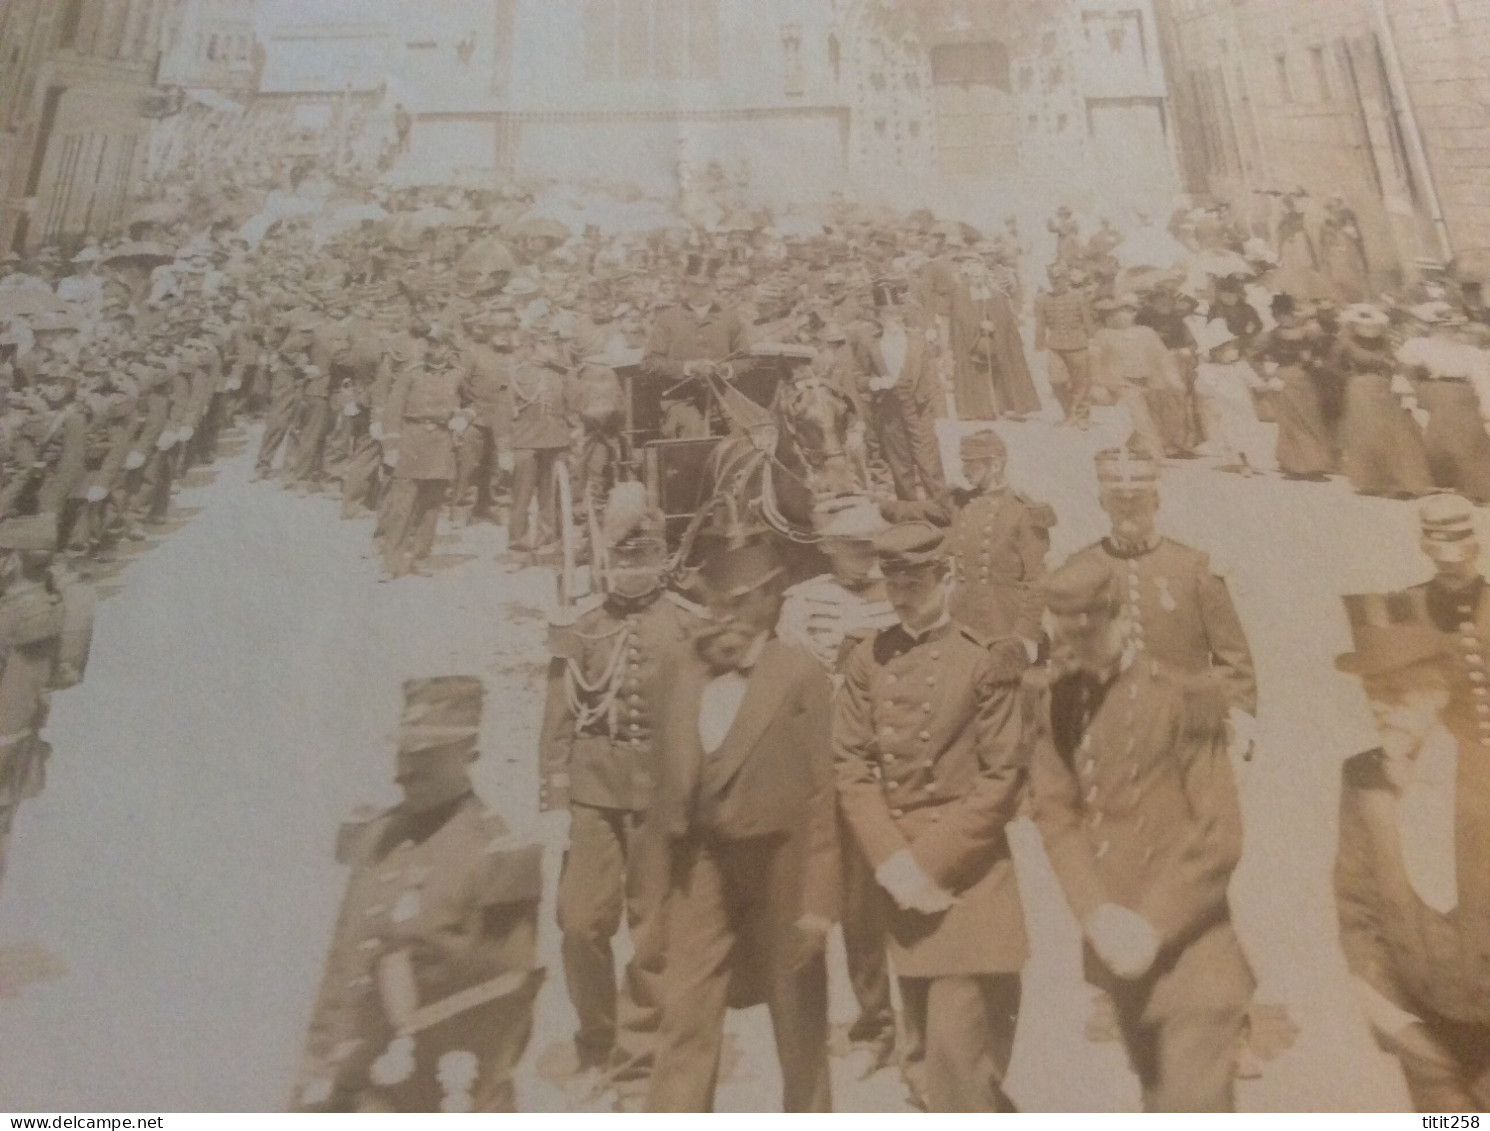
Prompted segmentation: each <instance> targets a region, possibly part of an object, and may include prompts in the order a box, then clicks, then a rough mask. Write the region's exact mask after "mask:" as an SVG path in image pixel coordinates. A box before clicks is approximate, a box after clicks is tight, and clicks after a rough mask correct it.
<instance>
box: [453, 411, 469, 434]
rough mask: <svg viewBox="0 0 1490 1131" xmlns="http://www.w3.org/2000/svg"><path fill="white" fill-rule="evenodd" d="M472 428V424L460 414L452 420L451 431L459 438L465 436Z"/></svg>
mask: <svg viewBox="0 0 1490 1131" xmlns="http://www.w3.org/2000/svg"><path fill="white" fill-rule="evenodd" d="M470 426H471V422H470V421H469V420H467V419H466V418H465V417H464V416H461V415H460V414H459V413H456V415H454V416H452V417H451V418H450V431H452V432H454V433H455V434H456V435H457V436H463V435H464V434H465V431H466V429H467V428H469V427H470Z"/></svg>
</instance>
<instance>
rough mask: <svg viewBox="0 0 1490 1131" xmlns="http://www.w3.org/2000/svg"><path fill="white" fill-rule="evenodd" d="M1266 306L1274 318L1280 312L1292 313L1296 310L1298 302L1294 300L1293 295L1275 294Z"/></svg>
mask: <svg viewBox="0 0 1490 1131" xmlns="http://www.w3.org/2000/svg"><path fill="white" fill-rule="evenodd" d="M1268 307H1269V309H1271V310H1272V312H1273V317H1274V318H1276V317H1278V315H1280V314H1293V313H1294V312H1295V311H1297V310H1298V308H1299V304H1298V303H1297V302H1296V301H1295V300H1294V297H1293V295H1289V294H1276V295H1274V296H1273V301H1272V302H1270V303H1269V304H1268Z"/></svg>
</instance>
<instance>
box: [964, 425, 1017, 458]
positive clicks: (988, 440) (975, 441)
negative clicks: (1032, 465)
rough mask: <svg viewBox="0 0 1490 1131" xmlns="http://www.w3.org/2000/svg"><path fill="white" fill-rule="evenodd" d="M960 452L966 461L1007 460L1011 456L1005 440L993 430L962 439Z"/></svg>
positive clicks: (985, 429) (975, 433) (984, 429)
mask: <svg viewBox="0 0 1490 1131" xmlns="http://www.w3.org/2000/svg"><path fill="white" fill-rule="evenodd" d="M960 452H961V455H962V458H963V459H965V460H977V459H1007V458H1008V456H1009V449H1008V448H1007V447H1005V446H1004V441H1003V438H1002V437H1000V436H999V434H998V433H997V432H995V431H994V430H993V429H992V428H983V429H980V430H979V431H977V432H970V433H968V435H966V436H964V437H963V438H962V444H961V446H960Z"/></svg>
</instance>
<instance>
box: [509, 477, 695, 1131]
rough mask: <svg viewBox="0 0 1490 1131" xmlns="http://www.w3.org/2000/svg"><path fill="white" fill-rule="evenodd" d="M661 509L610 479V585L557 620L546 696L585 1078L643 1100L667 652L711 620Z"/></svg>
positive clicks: (651, 1029) (566, 940)
mask: <svg viewBox="0 0 1490 1131" xmlns="http://www.w3.org/2000/svg"><path fill="white" fill-rule="evenodd" d="M663 525H664V519H663V516H662V512H661V511H659V510H657V509H656V508H655V507H651V506H648V504H647V499H646V491H645V488H644V487H643V486H642V485H641V484H640V483H624V484H620V485H618V486H617V487H616V488H615V489H614V490H612V491H611V494H610V498H609V500H608V502H607V505H606V509H605V517H604V521H603V523H602V536H603V537H604V539H605V541H606V544H607V547H608V550H609V558H610V564H609V568H608V569H607V571H606V576H605V581H606V587H607V592H606V593H605V595H604V596H602V597H597V598H592V599H589V600H588V601H587V602H584V603H582V605H581V607H580V608H579V609H578V610H577V614H578V615H577V617H576V616H575V613H574V611H571V613H570V614H569V615H568V616H566V617H565V618H564V619H563V620H558V619H556V620H555V621H554V622H553V626H552V630H551V633H550V637H551V639H550V643H551V647H552V652H553V661H552V663H551V665H550V670H549V685H548V704H547V707H546V710H545V712H544V725H543V735H542V738H541V745H540V747H539V752H538V763H539V772H540V779H541V793H540V797H539V808H540V809H541V810H542V811H543V812H545V813H548V814H551V815H552V817H553V819H554V820H555V822H556V823H557V826H558V827H557V828H556V830H555V839H556V840H557V841H558V842H560V844H561V846H562V847H563V848H565V849H566V851H565V854H564V869H563V871H562V873H560V876H559V893H558V919H559V928H560V930H561V931H562V932H563V943H562V953H563V958H564V978H565V982H566V984H567V986H568V989H569V999H570V1001H571V1002H573V1004H574V1011H575V1013H576V1014H577V1015H578V1017H579V1031H578V1032H577V1033H576V1034H575V1038H574V1043H575V1054H576V1061H577V1070H578V1071H577V1077H578V1079H577V1086H578V1088H579V1089H580V1090H582V1091H583V1090H589V1091H593V1090H595V1089H596V1088H597V1087H599V1086H601V1085H602V1084H603V1083H604V1082H605V1081H606V1080H609V1081H611V1082H614V1084H615V1086H616V1089H617V1092H618V1094H619V1105H620V1106H621V1107H622V1109H623V1110H631V1109H635V1110H640V1104H641V1102H642V1101H643V1100H644V1098H645V1095H646V1082H647V1079H648V1077H649V1076H650V1074H651V1067H652V1058H653V1049H654V1044H655V1041H656V1036H657V1029H658V1025H659V1023H660V1021H661V1008H662V1001H661V988H660V985H659V978H660V974H661V964H662V956H663V949H664V946H663V938H662V935H661V930H662V921H661V905H662V898H663V894H664V892H665V890H666V885H667V877H666V874H665V870H666V864H667V861H666V856H665V853H664V852H663V844H662V841H661V839H660V838H658V837H655V836H651V837H649V836H647V835H645V833H644V829H645V818H646V815H647V810H648V807H649V805H650V803H651V798H652V782H653V778H654V776H655V767H654V766H653V761H654V753H653V745H652V734H653V729H654V726H655V720H656V714H655V701H656V695H657V688H656V687H655V685H654V683H655V679H656V675H657V666H658V662H659V660H660V658H661V657H662V655H663V654H664V653H666V652H667V651H668V650H669V649H671V648H673V647H676V646H679V645H681V644H682V643H683V642H685V641H687V640H688V639H689V638H690V637H691V636H692V635H693V634H694V632H695V631H696V630H697V629H698V628H699V627H701V626H702V625H703V623H704V616H705V614H704V610H703V609H701V608H699V607H698V606H695V605H692V604H690V603H689V602H688V601H685V600H684V599H683V598H681V597H679V596H678V595H677V594H676V593H673V592H671V591H670V590H668V589H666V588H665V585H664V571H665V569H666V565H667V546H666V543H665V542H664V540H663ZM623 911H624V912H625V919H626V925H627V929H628V931H629V933H630V936H631V944H632V949H633V953H634V957H633V958H632V960H631V962H630V963H629V964H628V965H627V967H626V971H625V974H624V976H623V977H622V979H621V985H620V990H619V993H618V991H617V985H616V965H615V958H614V955H613V954H612V952H611V940H612V939H613V938H614V937H615V934H616V931H617V930H618V929H619V928H620V925H621V918H622V912H623Z"/></svg>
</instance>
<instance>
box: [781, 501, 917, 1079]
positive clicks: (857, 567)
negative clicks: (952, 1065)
mask: <svg viewBox="0 0 1490 1131" xmlns="http://www.w3.org/2000/svg"><path fill="white" fill-rule="evenodd" d="M814 517H815V519H816V522H815V526H816V533H817V536H818V539H819V541H818V549H819V550H821V551H822V553H823V555H824V556H825V557H826V558H827V559H828V563H829V565H830V566H831V567H832V572H830V573H825V574H822V575H821V576H819V577H814V578H811V579H810V580H808V581H803V582H801V583H800V584H797V585H794V586H792V587H791V588H790V589H788V590H787V591H786V600H785V601H784V603H783V604H782V607H781V619H780V621H779V622H778V623H777V626H776V634H777V636H779V637H780V639H781V641H782V643H784V644H791V645H795V646H796V647H799V648H805V649H806V650H807V651H809V652H811V653H812V654H813V655H814V656H816V657H817V660H818V663H820V664H821V665H822V666H823V669H824V670H825V671H827V672H828V673H829V674H830V675H831V676H832V677H833V681H834V684H835V685H839V684H841V683H842V677H841V675H840V673H841V671H842V668H843V664H844V662H845V661H846V660H847V659H848V657H849V655H850V653H851V652H852V650H853V649H854V647H855V646H856V645H857V644H858V643H859V642H860V641H862V640H864V639H866V638H867V637H870V636H873V635H874V634H875V633H876V632H878V631H880V630H881V629H886V628H889V627H891V626H892V625H894V624H896V623H898V622H897V620H896V617H895V610H894V608H893V607H892V606H891V605H890V603H889V601H888V600H886V599H885V586H884V579H883V577H882V576H881V574H880V571H879V567H878V562H877V560H876V558H875V553H874V539H875V537H876V536H877V535H879V534H880V533H882V532H883V531H884V530H886V529H887V527H888V524H887V523H886V522H885V521H884V519H883V518H881V516H880V514H879V512H878V511H877V510H876V509H875V508H874V507H873V506H872V505H869V506H864V505H853V506H839V507H835V508H832V509H824V510H820V512H819V514H818V515H816V516H814ZM841 808H842V807H841V806H840V821H839V839H840V844H841V846H842V859H843V908H842V920H843V949H844V956H845V958H846V960H847V964H848V977H849V984H850V985H851V986H852V987H853V991H854V999H855V1000H856V1001H857V1002H858V1005H859V1015H858V1016H857V1017H856V1018H855V1019H854V1021H853V1022H852V1023H851V1024H850V1025H849V1026H848V1028H847V1031H846V1032H845V1033H844V1037H845V1038H846V1042H847V1044H848V1045H849V1046H851V1047H852V1046H858V1047H862V1048H866V1049H868V1051H869V1063H868V1065H867V1066H866V1074H870V1073H873V1072H875V1071H877V1070H878V1069H880V1068H883V1067H884V1066H885V1065H886V1064H888V1063H890V1058H891V1057H892V1056H893V1054H894V1052H895V1009H894V1005H893V1003H892V1001H891V997H890V968H889V962H888V956H887V951H886V947H887V946H888V939H887V936H886V927H885V916H884V907H883V906H882V904H881V901H880V897H879V886H878V885H877V884H876V883H875V880H874V870H873V869H872V868H871V867H870V866H869V862H868V860H866V859H865V857H864V853H863V852H862V851H861V850H860V848H859V846H858V844H857V843H856V842H855V841H854V840H853V837H852V835H851V833H850V830H849V829H848V827H847V825H846V824H845V823H844V821H843V820H842V813H841ZM843 1051H847V1050H843Z"/></svg>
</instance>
